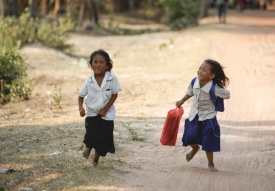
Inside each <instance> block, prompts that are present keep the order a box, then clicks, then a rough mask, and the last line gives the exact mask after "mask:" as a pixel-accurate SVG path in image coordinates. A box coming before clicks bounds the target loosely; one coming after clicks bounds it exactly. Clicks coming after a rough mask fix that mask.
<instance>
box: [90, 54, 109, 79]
mask: <svg viewBox="0 0 275 191" xmlns="http://www.w3.org/2000/svg"><path fill="white" fill-rule="evenodd" d="M92 69H93V71H94V73H95V74H104V73H105V71H106V70H107V69H108V66H107V63H106V60H105V58H104V57H103V56H102V55H100V54H97V55H95V57H94V59H93V61H92Z"/></svg>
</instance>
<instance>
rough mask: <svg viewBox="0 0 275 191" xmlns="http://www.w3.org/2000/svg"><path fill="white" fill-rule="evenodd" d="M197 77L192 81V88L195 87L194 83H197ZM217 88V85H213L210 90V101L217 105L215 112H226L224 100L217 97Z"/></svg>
mask: <svg viewBox="0 0 275 191" xmlns="http://www.w3.org/2000/svg"><path fill="white" fill-rule="evenodd" d="M196 79H197V77H195V78H193V79H192V81H191V85H192V88H193V86H194V83H195V81H196ZM215 88H216V84H215V83H213V84H212V86H211V88H210V90H209V95H210V99H211V101H212V102H213V104H214V105H215V111H221V112H223V111H224V103H223V99H222V98H220V97H216V95H215Z"/></svg>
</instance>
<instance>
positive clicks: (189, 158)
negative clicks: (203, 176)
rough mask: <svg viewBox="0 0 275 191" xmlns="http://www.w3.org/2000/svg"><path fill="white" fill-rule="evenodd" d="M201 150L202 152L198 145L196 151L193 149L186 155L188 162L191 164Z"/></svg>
mask: <svg viewBox="0 0 275 191" xmlns="http://www.w3.org/2000/svg"><path fill="white" fill-rule="evenodd" d="M199 150H200V146H199V145H197V147H196V148H195V149H192V150H191V151H190V152H189V153H188V154H186V160H187V162H189V161H190V160H191V159H192V158H193V157H194V156H195V154H196V153H197V152H198V151H199Z"/></svg>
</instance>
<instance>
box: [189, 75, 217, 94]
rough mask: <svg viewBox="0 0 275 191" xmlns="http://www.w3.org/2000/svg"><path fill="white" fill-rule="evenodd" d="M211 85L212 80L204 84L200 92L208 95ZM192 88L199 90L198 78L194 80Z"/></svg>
mask: <svg viewBox="0 0 275 191" xmlns="http://www.w3.org/2000/svg"><path fill="white" fill-rule="evenodd" d="M212 84H213V80H210V81H209V82H208V83H207V84H205V85H204V86H203V87H202V88H201V90H202V91H204V92H206V93H209V91H210V88H211V86H212ZM193 88H200V81H199V79H198V78H197V79H196V81H195V83H194V86H193Z"/></svg>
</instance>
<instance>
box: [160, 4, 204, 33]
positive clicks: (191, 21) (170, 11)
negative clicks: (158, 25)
mask: <svg viewBox="0 0 275 191" xmlns="http://www.w3.org/2000/svg"><path fill="white" fill-rule="evenodd" d="M200 3H201V1H200V0H162V5H163V6H164V9H165V14H164V20H165V23H166V24H168V25H169V26H170V27H171V29H172V30H180V29H182V28H186V27H188V26H194V25H197V24H198V17H199V13H200Z"/></svg>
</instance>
